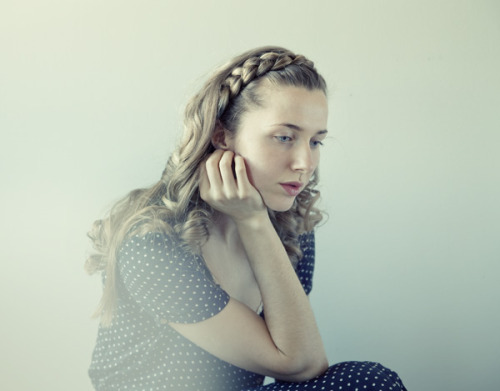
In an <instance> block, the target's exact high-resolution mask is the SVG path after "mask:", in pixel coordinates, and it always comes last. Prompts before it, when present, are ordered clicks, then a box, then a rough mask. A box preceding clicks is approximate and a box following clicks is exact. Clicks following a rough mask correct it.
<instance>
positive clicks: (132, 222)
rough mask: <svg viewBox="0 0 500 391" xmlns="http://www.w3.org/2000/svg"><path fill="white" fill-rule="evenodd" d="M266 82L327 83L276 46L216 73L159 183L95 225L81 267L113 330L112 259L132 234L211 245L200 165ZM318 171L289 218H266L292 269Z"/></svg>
mask: <svg viewBox="0 0 500 391" xmlns="http://www.w3.org/2000/svg"><path fill="white" fill-rule="evenodd" d="M263 81H266V82H268V83H271V84H273V85H276V86H278V87H279V86H294V87H303V88H306V89H309V90H321V91H323V92H324V93H325V94H326V83H325V81H324V79H323V78H322V77H321V75H319V74H318V72H317V71H316V69H315V68H314V64H313V62H312V61H310V60H308V59H307V58H305V57H304V56H302V55H296V54H294V53H292V52H291V51H289V50H287V49H284V48H280V47H262V48H257V49H254V50H250V51H248V52H246V53H243V54H242V55H240V56H238V57H236V58H234V59H233V60H231V61H230V62H228V63H227V64H225V65H223V66H222V67H220V68H219V69H218V70H216V71H215V73H214V74H213V76H212V77H211V78H209V80H208V81H207V82H206V83H205V84H204V86H203V87H202V88H201V90H200V91H199V92H198V93H197V94H196V95H195V96H194V97H193V98H192V99H191V100H190V101H189V102H188V104H187V106H186V109H185V115H184V131H183V137H182V139H181V141H180V143H179V145H178V146H177V148H176V149H175V150H174V152H173V153H172V155H171V156H170V158H169V160H168V162H167V164H166V167H165V169H164V171H163V173H162V176H161V179H160V180H159V181H158V182H157V183H156V184H154V185H153V186H151V187H150V188H146V189H137V190H134V191H132V192H131V193H129V194H128V195H127V196H126V197H125V198H123V199H122V200H121V201H119V202H118V203H117V204H116V205H115V206H114V207H113V208H112V209H111V211H110V213H109V215H108V216H107V217H106V218H104V219H100V220H97V221H96V222H95V223H94V225H93V228H92V230H91V231H90V232H89V237H90V238H91V240H92V242H93V245H94V248H95V250H96V252H95V253H94V254H92V255H91V256H90V257H89V258H88V259H87V262H86V264H85V267H86V270H87V271H88V272H89V273H90V274H92V273H94V272H97V271H104V273H105V276H106V279H105V285H104V292H103V296H102V298H101V302H100V304H99V307H98V309H97V311H96V313H95V316H101V323H102V324H103V325H109V324H111V321H112V318H113V311H114V309H115V306H116V304H115V303H116V257H117V252H118V249H119V248H120V245H121V243H122V241H123V240H124V239H125V238H126V237H127V236H128V235H131V234H145V233H147V232H151V231H156V232H164V233H166V234H168V235H174V236H175V237H176V238H177V239H178V240H179V242H180V243H181V244H182V245H184V246H185V248H186V249H188V250H189V251H192V252H193V253H199V252H200V251H201V245H202V244H203V243H204V242H205V241H206V240H207V239H208V235H209V227H210V224H211V222H212V220H213V219H212V218H213V215H214V210H213V209H212V208H211V207H210V206H209V205H208V204H207V203H205V202H204V201H203V200H202V199H201V198H200V195H199V190H198V181H199V169H200V164H201V163H202V162H203V161H204V160H205V159H206V158H207V157H208V156H209V155H210V154H211V153H213V152H214V150H215V148H214V147H213V145H212V142H211V140H212V135H213V133H214V130H215V128H216V124H217V123H218V122H219V123H220V124H222V125H223V126H224V128H225V129H227V130H229V131H231V132H235V131H236V130H237V128H238V125H239V121H240V119H241V116H242V114H243V113H245V112H246V111H247V110H249V108H251V107H252V106H255V105H257V106H258V105H260V104H261V98H260V96H259V90H258V87H259V86H260V85H261V83H262V82H263ZM317 180H318V176H317V172H316V173H314V174H313V176H312V178H311V179H310V182H309V184H308V185H307V186H306V188H305V189H304V190H303V191H302V192H301V193H300V194H299V195H298V196H297V197H296V199H295V202H294V205H293V206H292V208H291V209H290V210H288V211H286V212H273V211H269V214H270V216H271V220H272V222H273V224H274V227H275V229H276V231H277V233H278V235H279V236H280V238H281V240H282V242H283V245H284V247H285V249H286V251H287V253H288V256H289V257H290V260H291V262H292V264H294V265H296V263H297V262H298V260H299V259H300V258H301V256H302V253H301V250H300V246H299V244H298V236H299V234H301V233H303V232H306V231H310V230H312V229H313V228H314V226H315V225H316V224H317V223H319V221H320V220H321V218H322V214H321V212H320V211H319V210H318V209H317V208H315V207H314V204H315V202H316V201H317V199H318V198H319V191H318V190H316V189H315V188H314V187H315V185H316V184H317Z"/></svg>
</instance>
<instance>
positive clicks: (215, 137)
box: [212, 121, 230, 149]
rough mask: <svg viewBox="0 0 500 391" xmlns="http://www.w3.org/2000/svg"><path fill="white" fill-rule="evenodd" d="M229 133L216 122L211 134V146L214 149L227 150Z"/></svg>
mask: <svg viewBox="0 0 500 391" xmlns="http://www.w3.org/2000/svg"><path fill="white" fill-rule="evenodd" d="M229 137H230V136H229V131H228V130H227V129H226V128H225V127H224V126H223V125H222V124H221V123H220V121H217V123H216V124H215V129H214V133H213V134H212V145H213V147H214V148H215V149H229V142H228V140H229Z"/></svg>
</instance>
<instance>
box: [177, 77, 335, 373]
mask: <svg viewBox="0 0 500 391" xmlns="http://www.w3.org/2000/svg"><path fill="white" fill-rule="evenodd" d="M259 93H260V95H261V97H262V99H263V103H262V105H261V106H259V107H255V108H252V109H251V110H249V111H247V112H246V113H245V114H244V115H243V117H242V118H241V121H240V126H239V128H238V129H237V130H236V135H235V136H234V137H230V136H229V133H228V132H227V131H225V130H224V129H221V128H219V129H218V130H217V131H216V132H215V133H214V138H213V142H214V144H216V145H217V146H218V147H219V148H220V149H218V150H217V151H216V152H214V153H213V154H212V155H211V156H210V157H209V158H208V160H207V161H206V163H205V165H204V166H203V167H202V173H201V179H200V195H201V197H202V198H203V199H204V200H205V201H206V202H207V203H209V204H210V205H211V206H212V207H213V208H214V209H215V210H217V211H218V212H219V213H218V217H217V219H216V221H215V222H214V225H213V227H212V229H211V231H210V236H209V240H208V242H207V243H206V245H205V246H204V247H203V249H202V254H203V257H204V259H205V262H206V263H207V266H208V267H209V269H210V270H211V272H212V274H213V275H214V278H215V279H216V280H217V282H218V283H220V285H221V286H222V288H224V289H225V290H226V291H227V292H228V293H229V295H230V296H231V299H230V301H229V303H228V305H227V306H226V307H225V308H224V309H223V310H222V311H221V312H220V313H218V314H217V315H215V316H213V317H211V318H209V319H207V320H204V321H202V322H199V323H194V324H176V323H170V326H171V327H173V328H174V329H175V330H177V331H178V332H179V333H181V334H182V335H184V336H185V337H186V338H188V339H190V340H191V341H192V342H194V343H195V344H197V345H199V346H200V347H202V348H203V349H205V350H207V351H208V352H210V353H211V354H213V355H215V356H216V357H218V358H220V359H222V360H225V361H228V362H230V363H232V364H234V365H236V366H239V367H241V368H244V369H247V370H249V371H252V372H256V373H260V374H263V375H266V376H271V377H275V378H277V379H281V380H286V381H304V380H308V379H311V378H313V377H315V376H318V375H319V374H321V373H322V372H324V371H325V370H326V368H327V367H328V362H327V360H326V355H325V351H324V348H323V343H322V341H321V337H320V335H319V332H318V328H317V325H316V322H315V318H314V314H313V312H312V310H311V306H310V304H309V300H308V298H307V296H306V294H305V292H304V290H303V288H302V286H301V284H300V281H299V280H298V278H297V275H296V273H295V271H294V270H293V267H292V265H291V263H290V260H289V259H288V255H287V254H286V251H285V249H284V247H283V244H282V243H281V240H280V238H279V237H278V235H277V233H276V231H275V229H274V227H273V226H272V223H271V221H270V219H269V215H268V211H267V210H268V208H271V209H273V210H277V211H284V210H288V209H289V208H290V207H291V206H292V204H293V201H294V196H291V195H290V194H289V193H288V192H286V191H285V190H284V189H283V187H282V185H281V183H283V182H290V181H297V182H299V181H300V182H302V183H303V184H304V185H305V184H307V182H308V180H309V178H310V177H311V175H312V173H313V172H314V170H315V169H316V168H317V165H318V162H319V143H320V142H321V140H322V139H323V138H324V137H325V133H326V131H325V129H326V122H327V114H328V109H327V101H326V97H325V95H324V94H323V92H321V91H317V90H314V91H309V90H306V89H304V88H296V87H270V86H266V85H262V86H260V87H259ZM233 163H234V173H233ZM256 243H258V245H257V246H256V245H255V244H256ZM261 301H262V302H263V305H264V308H265V314H266V320H265V321H264V320H263V319H262V318H261V317H260V316H258V315H257V313H256V312H255V309H256V308H257V307H258V304H259V303H260V302H261ZM221 337H223V338H221ZM221 341H222V343H221Z"/></svg>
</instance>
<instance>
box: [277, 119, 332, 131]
mask: <svg viewBox="0 0 500 391" xmlns="http://www.w3.org/2000/svg"><path fill="white" fill-rule="evenodd" d="M273 126H284V127H286V128H290V129H293V130H298V131H302V130H304V129H302V128H301V127H300V126H298V125H295V124H289V123H286V122H285V123H281V124H274V125H273ZM325 133H328V130H326V129H323V130H318V131H317V132H316V134H325Z"/></svg>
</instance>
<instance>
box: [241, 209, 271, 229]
mask: <svg viewBox="0 0 500 391" xmlns="http://www.w3.org/2000/svg"><path fill="white" fill-rule="evenodd" d="M233 219H234V221H235V223H236V226H237V227H238V229H240V230H248V229H255V230H260V229H263V228H265V227H266V226H269V225H270V226H272V223H271V220H270V218H269V213H268V212H267V210H263V211H262V212H259V213H255V214H253V215H251V216H246V217H244V218H233Z"/></svg>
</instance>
